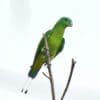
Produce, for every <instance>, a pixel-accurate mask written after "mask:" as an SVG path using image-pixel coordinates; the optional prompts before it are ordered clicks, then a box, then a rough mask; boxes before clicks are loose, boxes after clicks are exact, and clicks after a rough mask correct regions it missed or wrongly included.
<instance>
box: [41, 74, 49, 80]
mask: <svg viewBox="0 0 100 100" xmlns="http://www.w3.org/2000/svg"><path fill="white" fill-rule="evenodd" d="M42 74H43V75H44V76H45V77H46V78H48V79H49V80H50V77H49V76H48V75H47V74H46V73H44V72H42Z"/></svg>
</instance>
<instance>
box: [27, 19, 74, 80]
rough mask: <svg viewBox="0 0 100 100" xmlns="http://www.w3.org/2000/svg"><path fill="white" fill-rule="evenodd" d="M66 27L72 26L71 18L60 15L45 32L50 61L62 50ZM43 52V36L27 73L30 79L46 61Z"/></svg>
mask: <svg viewBox="0 0 100 100" xmlns="http://www.w3.org/2000/svg"><path fill="white" fill-rule="evenodd" d="M67 27H72V20H71V19H70V18H68V17H62V18H60V19H59V20H58V21H57V23H56V24H55V25H54V27H53V28H52V29H50V30H49V31H47V32H46V33H45V36H46V39H47V42H48V46H49V52H50V58H51V59H50V60H51V61H52V60H53V59H54V58H55V57H56V56H57V55H58V54H59V53H60V52H61V51H62V50H63V47H64V44H65V39H64V37H63V36H64V31H65V29H66V28H67ZM44 52H45V43H44V38H42V39H41V40H40V42H39V45H38V48H37V51H36V55H35V58H34V61H33V64H32V65H31V69H30V71H29V73H28V76H29V77H30V78H32V79H33V78H35V77H36V76H37V74H38V72H39V70H40V69H41V67H42V65H43V64H45V63H46V62H47V58H46V55H45V53H44Z"/></svg>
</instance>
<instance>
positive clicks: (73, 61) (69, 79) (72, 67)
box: [60, 58, 76, 100]
mask: <svg viewBox="0 0 100 100" xmlns="http://www.w3.org/2000/svg"><path fill="white" fill-rule="evenodd" d="M75 64H76V61H75V60H74V59H73V58H72V63H71V70H70V74H69V77H68V81H67V84H66V87H65V89H64V92H63V94H62V96H61V99H60V100H63V99H64V96H65V94H66V93H67V91H68V87H69V84H70V81H71V78H72V74H73V70H74V67H75Z"/></svg>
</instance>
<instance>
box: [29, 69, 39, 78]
mask: <svg viewBox="0 0 100 100" xmlns="http://www.w3.org/2000/svg"><path fill="white" fill-rule="evenodd" d="M38 72H39V70H38V71H35V72H32V70H31V69H30V71H29V73H28V76H29V77H30V78H32V79H33V78H35V77H36V75H37V74H38Z"/></svg>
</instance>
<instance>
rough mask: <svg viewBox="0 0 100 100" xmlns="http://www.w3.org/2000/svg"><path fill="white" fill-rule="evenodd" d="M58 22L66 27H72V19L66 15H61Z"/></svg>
mask: <svg viewBox="0 0 100 100" xmlns="http://www.w3.org/2000/svg"><path fill="white" fill-rule="evenodd" d="M58 23H60V24H61V25H62V26H63V27H64V28H66V27H72V25H73V23H72V20H71V19H70V18H68V17H62V18H60V20H59V21H58Z"/></svg>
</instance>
